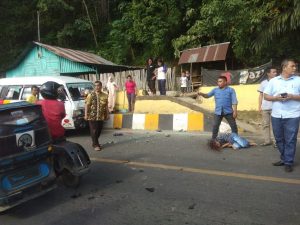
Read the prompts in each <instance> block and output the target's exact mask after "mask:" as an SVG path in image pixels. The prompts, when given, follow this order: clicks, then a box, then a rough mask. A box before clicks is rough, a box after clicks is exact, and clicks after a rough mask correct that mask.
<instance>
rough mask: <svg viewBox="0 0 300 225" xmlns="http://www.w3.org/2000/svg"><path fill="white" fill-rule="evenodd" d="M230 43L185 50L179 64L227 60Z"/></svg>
mask: <svg viewBox="0 0 300 225" xmlns="http://www.w3.org/2000/svg"><path fill="white" fill-rule="evenodd" d="M229 44H230V42H225V43H219V44H214V45H208V46H204V47H200V48H193V49H187V50H184V51H183V52H182V54H181V56H180V59H179V62H178V64H184V63H200V62H212V61H221V60H225V59H226V54H227V50H228V46H229Z"/></svg>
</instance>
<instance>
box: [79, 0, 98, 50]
mask: <svg viewBox="0 0 300 225" xmlns="http://www.w3.org/2000/svg"><path fill="white" fill-rule="evenodd" d="M82 3H83V5H84V8H85V10H86V14H87V17H88V19H89V21H90V25H91V29H92V33H93V36H94V41H95V44H96V47H98V41H97V37H96V33H95V30H94V26H93V23H92V20H91V17H90V13H89V10H88V7H87V5H86V2H85V0H82Z"/></svg>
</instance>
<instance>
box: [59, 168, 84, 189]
mask: <svg viewBox="0 0 300 225" xmlns="http://www.w3.org/2000/svg"><path fill="white" fill-rule="evenodd" d="M60 178H61V180H62V182H63V184H64V185H65V186H67V187H72V188H76V187H78V186H79V184H80V176H74V175H73V174H72V173H70V171H69V170H67V169H64V170H63V171H62V174H61V175H60Z"/></svg>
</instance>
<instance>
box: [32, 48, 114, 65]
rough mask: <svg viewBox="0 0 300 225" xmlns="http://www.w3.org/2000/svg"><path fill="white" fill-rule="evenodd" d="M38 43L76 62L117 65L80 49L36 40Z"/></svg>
mask: <svg viewBox="0 0 300 225" xmlns="http://www.w3.org/2000/svg"><path fill="white" fill-rule="evenodd" d="M34 43H35V44H36V45H39V46H41V47H43V48H45V49H48V50H49V51H51V52H53V53H55V54H56V55H59V56H61V57H63V58H67V59H69V60H71V61H74V62H80V63H87V64H97V65H116V64H114V63H113V62H110V61H108V60H106V59H103V58H102V57H100V56H98V55H95V54H93V53H89V52H83V51H79V50H73V49H68V48H61V47H56V46H52V45H46V44H42V43H39V42H34Z"/></svg>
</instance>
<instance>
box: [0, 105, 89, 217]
mask: <svg viewBox="0 0 300 225" xmlns="http://www.w3.org/2000/svg"><path fill="white" fill-rule="evenodd" d="M90 163H91V161H90V159H89V156H88V154H87V153H86V151H85V149H84V148H83V147H82V146H81V145H79V144H77V143H73V142H69V141H66V140H60V141H55V142H52V140H51V138H50V134H49V129H48V126H47V123H46V121H45V118H44V116H43V114H42V110H41V106H39V105H33V104H30V103H27V102H16V103H10V104H5V105H0V212H2V211H5V210H7V209H9V208H12V207H14V206H16V205H19V204H21V203H23V202H26V201H28V200H30V199H33V198H36V197H38V196H41V195H43V194H45V193H47V192H49V191H51V190H53V189H55V188H56V187H57V180H58V179H62V181H63V183H64V184H65V185H66V186H68V187H77V186H78V185H79V184H80V178H81V177H82V175H83V174H85V173H87V172H88V171H89V164H90Z"/></svg>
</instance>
